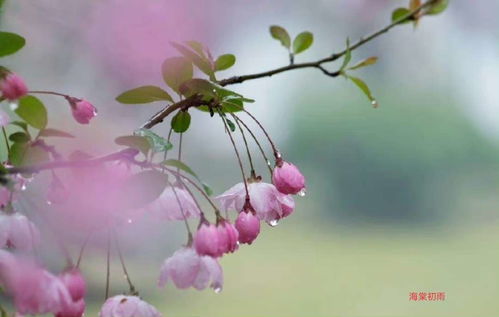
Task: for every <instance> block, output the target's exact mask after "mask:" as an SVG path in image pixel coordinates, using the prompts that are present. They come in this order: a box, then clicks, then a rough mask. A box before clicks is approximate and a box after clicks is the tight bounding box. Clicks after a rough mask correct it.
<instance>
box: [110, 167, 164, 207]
mask: <svg viewBox="0 0 499 317" xmlns="http://www.w3.org/2000/svg"><path fill="white" fill-rule="evenodd" d="M167 185H168V175H167V174H165V173H161V172H159V171H156V170H148V171H143V172H139V173H137V174H134V175H132V176H130V177H129V178H128V179H127V180H126V181H125V182H124V184H123V185H122V187H121V188H120V190H119V193H120V198H121V199H120V200H121V204H122V205H123V207H124V208H127V209H133V208H139V207H143V206H145V205H147V204H149V203H151V202H153V201H154V200H156V199H157V198H158V197H159V196H160V195H161V193H163V191H164V190H165V188H166V186H167Z"/></svg>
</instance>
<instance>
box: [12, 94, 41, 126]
mask: <svg viewBox="0 0 499 317" xmlns="http://www.w3.org/2000/svg"><path fill="white" fill-rule="evenodd" d="M15 112H16V113H17V115H18V116H19V117H21V119H23V120H24V121H26V122H27V123H28V124H29V125H30V126H32V127H33V128H36V129H39V130H43V129H44V128H45V127H46V126H47V109H45V106H44V105H43V103H42V102H41V101H40V100H39V99H38V98H36V97H33V96H24V97H22V98H21V99H19V106H18V107H17V108H16V110H15Z"/></svg>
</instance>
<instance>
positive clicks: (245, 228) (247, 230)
mask: <svg viewBox="0 0 499 317" xmlns="http://www.w3.org/2000/svg"><path fill="white" fill-rule="evenodd" d="M236 229H237V231H238V232H239V242H240V243H247V244H251V243H252V242H253V241H254V240H255V239H256V237H257V236H258V234H259V233H260V219H258V217H257V216H256V215H254V214H253V213H252V212H251V211H244V210H243V211H241V212H240V213H239V216H238V217H237V220H236Z"/></svg>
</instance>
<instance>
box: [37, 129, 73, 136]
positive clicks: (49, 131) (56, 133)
mask: <svg viewBox="0 0 499 317" xmlns="http://www.w3.org/2000/svg"><path fill="white" fill-rule="evenodd" d="M38 135H39V136H44V137H52V136H54V137H61V138H74V135H72V134H71V133H68V132H66V131H62V130H58V129H52V128H45V129H43V130H41V131H40V133H39V134H38Z"/></svg>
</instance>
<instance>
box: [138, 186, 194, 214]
mask: <svg viewBox="0 0 499 317" xmlns="http://www.w3.org/2000/svg"><path fill="white" fill-rule="evenodd" d="M175 194H176V195H175ZM177 198H178V200H177ZM179 203H180V204H179ZM180 206H182V207H180ZM144 210H145V211H146V212H151V213H153V214H155V215H157V216H158V217H160V218H161V219H165V220H183V219H184V216H185V218H187V219H188V218H199V215H200V214H201V212H200V210H199V208H198V206H197V205H196V202H195V201H194V199H193V198H192V196H191V194H190V193H189V192H188V191H187V190H186V189H185V188H183V187H179V186H174V187H172V186H169V187H167V188H166V189H165V190H164V191H163V193H162V194H161V196H159V198H158V199H156V200H155V201H153V202H152V203H151V204H149V205H148V206H146V207H145V208H144Z"/></svg>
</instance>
